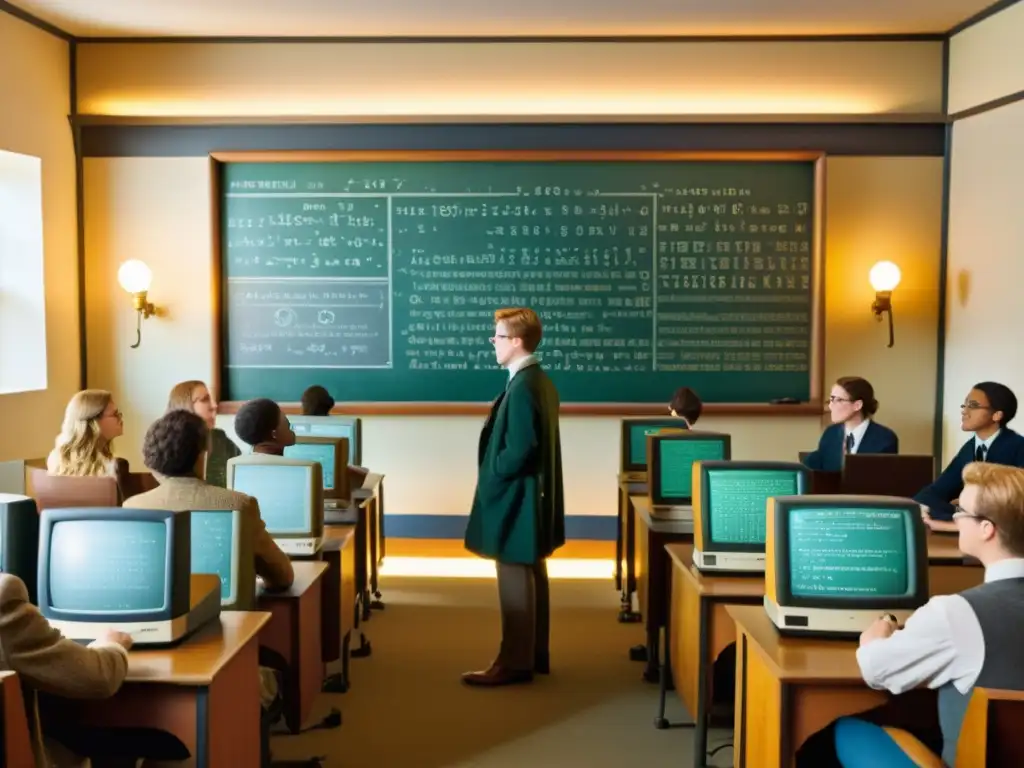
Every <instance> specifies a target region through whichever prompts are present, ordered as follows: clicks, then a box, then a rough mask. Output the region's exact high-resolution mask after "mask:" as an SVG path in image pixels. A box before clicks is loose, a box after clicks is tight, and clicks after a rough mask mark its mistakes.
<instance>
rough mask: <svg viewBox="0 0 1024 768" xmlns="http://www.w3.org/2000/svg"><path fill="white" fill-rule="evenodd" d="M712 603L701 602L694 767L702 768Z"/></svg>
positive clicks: (706, 742) (706, 723)
mask: <svg viewBox="0 0 1024 768" xmlns="http://www.w3.org/2000/svg"><path fill="white" fill-rule="evenodd" d="M712 610H713V608H712V605H711V603H709V602H708V601H707V600H700V631H699V632H698V640H697V654H698V656H697V658H698V662H697V670H698V671H697V712H696V714H695V715H694V719H693V724H694V728H695V730H694V734H693V765H694V768H701V767H702V766H704V765H706V764H707V756H708V678H709V677H710V676H711V663H710V662H711V649H710V645H711V638H710V637H709V636H708V635H709V633H708V628H709V627H710V626H711V611H712Z"/></svg>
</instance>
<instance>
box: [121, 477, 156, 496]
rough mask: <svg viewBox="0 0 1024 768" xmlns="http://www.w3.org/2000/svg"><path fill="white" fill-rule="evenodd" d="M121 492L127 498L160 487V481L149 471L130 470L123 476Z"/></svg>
mask: <svg viewBox="0 0 1024 768" xmlns="http://www.w3.org/2000/svg"><path fill="white" fill-rule="evenodd" d="M121 486H122V487H121V493H122V495H123V496H124V498H126V499H130V498H131V497H132V496H138V495H139V494H140V493H145V492H146V491H152V490H153V489H154V488H158V487H159V486H160V483H158V482H157V479H156V478H155V477H153V475H151V474H150V473H149V472H128V473H126V474H125V475H124V477H122V478H121Z"/></svg>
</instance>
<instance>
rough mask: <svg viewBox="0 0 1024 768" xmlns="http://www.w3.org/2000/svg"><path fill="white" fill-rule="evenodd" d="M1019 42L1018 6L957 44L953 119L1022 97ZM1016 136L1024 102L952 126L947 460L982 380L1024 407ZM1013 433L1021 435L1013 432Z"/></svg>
mask: <svg viewBox="0 0 1024 768" xmlns="http://www.w3.org/2000/svg"><path fill="white" fill-rule="evenodd" d="M1021 40H1024V3H1018V4H1017V5H1014V6H1011V7H1010V8H1008V9H1006V10H1005V11H1002V12H1000V13H998V14H996V15H995V16H992V17H991V18H989V19H987V20H986V21H983V22H982V23H980V24H978V25H976V26H974V27H971V28H969V29H967V30H965V31H964V32H961V33H960V34H958V35H956V36H954V38H953V40H952V42H951V47H950V53H951V58H950V111H951V112H956V111H958V110H960V109H964V108H967V107H969V106H975V105H978V104H983V103H985V102H988V101H991V100H993V99H999V98H1001V97H1004V96H1007V95H1009V94H1011V93H1013V92H1015V91H1019V90H1021V89H1024V47H1022V46H1021ZM954 83H956V85H957V89H958V91H957V100H956V101H954V100H953V85H954ZM1022 137H1024V101H1017V102H1015V103H1012V104H1008V105H1006V106H1002V107H998V108H996V109H993V110H991V111H988V112H984V113H982V114H978V115H975V116H973V117H968V118H965V119H962V120H958V121H956V122H955V123H954V125H953V136H952V153H951V161H950V162H951V169H950V171H951V178H950V197H949V256H948V271H947V275H948V281H947V291H946V292H947V296H946V345H945V384H944V389H943V398H944V401H945V408H944V416H945V418H944V426H943V454H944V456H945V457H946V459H949V458H951V457H952V455H953V454H954V453H955V452H956V450H957V449H958V448H959V447H960V446H961V445H962V444H963V442H964V440H965V436H964V434H963V433H962V432H961V431H960V420H959V413H958V411H957V406H958V405H959V404H960V403H962V402H963V400H964V396H965V395H966V394H967V392H968V391H969V389H970V387H971V385H973V384H974V383H976V382H978V381H981V380H984V379H994V380H996V381H1001V382H1003V383H1004V384H1006V385H1007V386H1009V387H1011V388H1012V389H1013V390H1014V391H1015V392H1016V393H1017V396H1018V397H1019V398H1020V399H1021V401H1022V403H1024V349H1022V346H1021V341H1020V339H1021V334H1020V329H1021V327H1022V326H1024V304H1022V302H1021V286H1022V285H1024V261H1022V260H1021V248H1022V244H1024V217H1022V216H1021V180H1022V179H1024V141H1022ZM1021 420H1024V419H1018V421H1021ZM1014 426H1016V428H1017V429H1018V430H1020V429H1021V425H1020V424H1019V423H1017V424H1016V425H1014Z"/></svg>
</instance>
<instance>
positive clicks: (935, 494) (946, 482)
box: [914, 381, 1024, 532]
mask: <svg viewBox="0 0 1024 768" xmlns="http://www.w3.org/2000/svg"><path fill="white" fill-rule="evenodd" d="M1016 415H1017V397H1016V396H1015V395H1014V394H1013V391H1012V390H1011V389H1010V388H1009V387H1007V386H1004V385H1003V384H998V383H996V382H994V381H983V382H981V383H980V384H975V385H974V389H972V390H971V391H970V393H969V394H968V395H967V399H966V400H965V401H964V403H963V405H961V406H960V429H962V430H963V431H964V432H973V433H974V436H973V437H972V438H971V439H970V440H968V441H967V442H966V443H964V444H963V447H962V448H961V449H960V451H959V453H957V455H956V456H954V457H953V460H952V461H951V462H949V466H947V467H946V469H945V470H943V472H942V474H941V475H939V477H938V478H937V479H936V480H935V482H934V483H932V484H931V485H929V486H927V487H926V488H923V489H922V490H921V491H920V492H919V493H918V494H917V495H916V496H915V497H914V501H917V502H919V503H920V504H921V507H922V511H921V514H922V517H923V518H924V521H925V523H926V524H927V525H928V527H929V528H931V529H932V530H933V531H949V532H955V531H957V530H958V527H957V525H956V524H955V523H954V522H953V513H954V511H955V510H956V508H955V507H954V506H953V500H954V499H956V498H957V497H958V496H959V495H960V492H961V491H962V490H963V487H964V484H963V479H962V477H963V471H964V467H966V466H967V465H968V464H970V463H971V462H972V461H986V462H989V463H992V464H1005V465H1007V466H1010V467H1024V437H1021V435H1019V434H1017V433H1016V432H1014V431H1013V430H1012V429H1009V428H1008V427H1007V426H1006V425H1007V424H1009V423H1010V421H1011V419H1013V417H1014V416H1016Z"/></svg>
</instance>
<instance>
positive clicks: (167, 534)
mask: <svg viewBox="0 0 1024 768" xmlns="http://www.w3.org/2000/svg"><path fill="white" fill-rule="evenodd" d="M191 521H192V520H191V513H190V512H169V511H167V510H154V509H130V508H126V507H67V508H64V509H48V510H46V511H44V512H43V514H42V517H41V518H40V522H39V575H38V579H39V581H38V592H39V610H40V611H41V612H42V614H43V615H44V616H45V617H46V618H47V619H49V620H50V624H52V625H53V626H54V627H56V628H57V629H59V630H60V631H61V633H63V634H64V636H65V637H69V638H71V639H72V640H95V639H96V638H97V637H99V636H100V635H101V634H102V633H103V632H105V631H106V630H108V629H117V630H119V631H121V632H126V633H128V634H130V635H131V636H132V639H133V640H134V641H135V644H136V645H166V644H170V643H175V642H177V641H179V640H181V639H183V638H185V637H187V636H188V635H189V634H191V633H192V632H194V631H195V630H197V629H199V628H200V627H202V626H203V625H205V624H207V623H208V622H210V621H214V620H216V619H217V618H218V616H219V615H220V579H218V578H217V577H216V576H215V575H212V574H205V573H204V574H193V573H192V569H191V559H192V558H191V547H192V538H191V525H190V523H191Z"/></svg>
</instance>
